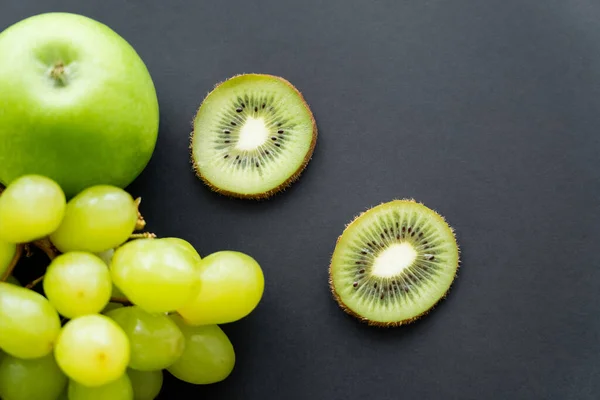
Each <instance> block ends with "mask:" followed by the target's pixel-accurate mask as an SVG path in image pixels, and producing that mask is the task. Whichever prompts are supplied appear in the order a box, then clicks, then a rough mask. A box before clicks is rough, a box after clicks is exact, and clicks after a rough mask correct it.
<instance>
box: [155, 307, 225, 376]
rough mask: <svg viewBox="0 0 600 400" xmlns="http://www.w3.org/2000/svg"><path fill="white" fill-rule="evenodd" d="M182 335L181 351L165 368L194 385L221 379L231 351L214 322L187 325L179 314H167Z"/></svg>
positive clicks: (221, 331) (223, 335) (223, 334)
mask: <svg viewBox="0 0 600 400" xmlns="http://www.w3.org/2000/svg"><path fill="white" fill-rule="evenodd" d="M170 318H171V319H172V320H173V321H175V323H176V324H177V326H179V329H181V332H183V336H184V337H185V348H184V350H183V354H182V355H181V357H179V359H178V360H177V361H175V363H174V364H173V365H171V366H170V367H169V368H167V371H169V372H170V373H171V374H172V375H173V376H175V377H176V378H177V379H180V380H182V381H184V382H188V383H192V384H195V385H206V384H210V383H216V382H220V381H222V380H224V379H225V378H227V377H228V376H229V374H231V371H233V367H234V365H235V352H234V350H233V345H232V344H231V342H230V341H229V338H228V337H227V335H226V334H225V332H223V330H221V328H220V327H219V326H218V325H204V326H190V325H187V324H186V323H185V321H184V320H183V319H182V318H181V317H180V316H179V315H171V316H170Z"/></svg>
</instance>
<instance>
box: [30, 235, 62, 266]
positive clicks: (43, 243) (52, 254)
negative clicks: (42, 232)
mask: <svg viewBox="0 0 600 400" xmlns="http://www.w3.org/2000/svg"><path fill="white" fill-rule="evenodd" d="M32 244H33V245H34V246H35V247H37V248H38V249H40V250H41V251H43V252H44V253H45V254H46V255H47V256H48V258H49V259H50V260H51V261H52V260H54V259H55V258H56V257H58V256H59V254H60V253H59V251H58V250H57V249H56V247H54V245H53V244H52V242H51V241H50V239H48V238H43V239H40V240H36V241H34V242H33V243H32Z"/></svg>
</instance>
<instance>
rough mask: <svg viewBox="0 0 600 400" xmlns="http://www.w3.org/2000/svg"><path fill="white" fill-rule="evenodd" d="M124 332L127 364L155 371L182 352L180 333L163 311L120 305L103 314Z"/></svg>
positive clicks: (168, 363) (162, 367)
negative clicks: (129, 350)
mask: <svg viewBox="0 0 600 400" xmlns="http://www.w3.org/2000/svg"><path fill="white" fill-rule="evenodd" d="M106 316H107V317H109V318H111V319H112V320H113V321H115V322H116V323H117V324H119V326H120V327H121V328H122V329H123V331H125V333H126V334H127V337H128V338H129V343H130V345H131V359H130V361H129V367H130V368H133V369H137V370H139V371H156V370H161V369H164V368H167V367H168V366H169V365H171V364H173V363H174V362H175V361H176V360H177V359H178V358H179V356H181V353H182V352H183V346H184V339H183V334H182V333H181V331H180V330H179V328H178V327H177V325H175V323H173V321H171V319H170V318H169V317H167V316H166V315H164V314H150V313H148V312H146V311H144V310H142V309H141V308H140V307H137V306H132V307H123V308H118V309H116V310H112V311H110V312H108V313H107V314H106Z"/></svg>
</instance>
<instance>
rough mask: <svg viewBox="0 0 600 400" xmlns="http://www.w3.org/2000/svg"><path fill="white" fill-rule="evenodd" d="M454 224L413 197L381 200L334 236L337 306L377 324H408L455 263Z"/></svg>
mask: <svg viewBox="0 0 600 400" xmlns="http://www.w3.org/2000/svg"><path fill="white" fill-rule="evenodd" d="M459 257H460V251H459V247H458V244H457V242H456V238H455V235H454V231H453V229H452V228H451V227H450V226H449V225H448V224H447V223H446V221H445V219H444V218H443V217H442V216H441V215H439V214H438V213H437V212H435V211H433V210H431V209H430V208H428V207H426V206H425V205H423V204H421V203H418V202H416V201H414V200H394V201H390V202H387V203H383V204H380V205H378V206H376V207H373V208H371V209H369V210H367V211H366V212H364V213H362V214H361V215H359V216H358V217H356V218H355V219H354V221H352V222H351V223H350V224H349V225H348V226H347V227H346V229H345V230H344V232H343V233H342V235H341V236H340V237H339V238H338V241H337V244H336V247H335V250H334V253H333V256H332V260H331V265H330V267H329V285H330V288H331V291H332V294H333V297H334V298H335V300H336V301H337V302H338V304H339V305H340V307H341V308H342V309H343V310H344V311H345V312H347V313H348V314H350V315H352V316H354V317H356V318H358V319H359V320H361V321H363V322H366V323H368V324H369V325H376V326H399V325H403V324H408V323H410V322H413V321H415V320H417V319H418V318H420V317H421V316H423V315H425V314H427V313H428V312H429V311H430V310H431V309H432V308H433V307H434V306H435V305H436V304H437V303H438V302H439V301H440V300H441V299H442V298H444V297H445V296H446V294H447V292H448V291H449V289H450V286H451V285H452V282H453V281H454V279H455V277H456V274H457V272H458V267H459Z"/></svg>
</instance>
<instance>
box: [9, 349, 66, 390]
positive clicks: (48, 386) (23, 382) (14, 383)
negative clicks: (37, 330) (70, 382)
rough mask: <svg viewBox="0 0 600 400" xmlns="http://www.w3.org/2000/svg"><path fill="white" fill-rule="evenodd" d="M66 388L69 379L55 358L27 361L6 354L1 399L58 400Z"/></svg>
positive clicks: (49, 355) (51, 356)
mask: <svg viewBox="0 0 600 400" xmlns="http://www.w3.org/2000/svg"><path fill="white" fill-rule="evenodd" d="M66 387H67V377H66V376H65V374H64V373H63V372H62V371H61V370H60V368H59V367H58V365H57V364H56V361H55V360H54V356H53V355H52V354H48V355H46V356H44V357H40V358H34V359H30V360H24V359H21V358H16V357H13V356H10V355H6V356H5V357H4V358H2V360H1V361H0V398H2V399H5V400H56V398H58V396H60V394H61V392H63V391H64V390H65V388H66Z"/></svg>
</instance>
